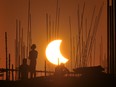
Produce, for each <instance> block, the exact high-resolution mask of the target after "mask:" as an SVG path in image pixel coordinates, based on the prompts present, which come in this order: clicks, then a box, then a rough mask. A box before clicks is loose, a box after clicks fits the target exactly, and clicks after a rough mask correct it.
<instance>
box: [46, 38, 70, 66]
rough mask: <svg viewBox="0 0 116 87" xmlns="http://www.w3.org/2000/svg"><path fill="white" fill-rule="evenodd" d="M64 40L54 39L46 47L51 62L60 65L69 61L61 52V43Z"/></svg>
mask: <svg viewBox="0 0 116 87" xmlns="http://www.w3.org/2000/svg"><path fill="white" fill-rule="evenodd" d="M61 42H62V40H54V41H52V42H50V43H49V44H48V46H47V48H46V57H47V59H48V61H49V62H51V63H53V64H55V65H58V62H59V64H60V63H66V62H67V61H68V59H67V58H65V57H63V56H62V54H61V52H60V44H61Z"/></svg>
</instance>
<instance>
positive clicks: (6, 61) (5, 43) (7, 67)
mask: <svg viewBox="0 0 116 87" xmlns="http://www.w3.org/2000/svg"><path fill="white" fill-rule="evenodd" d="M5 49H6V80H8V58H7V32H5Z"/></svg>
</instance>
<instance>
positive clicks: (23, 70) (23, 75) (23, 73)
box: [19, 58, 29, 80]
mask: <svg viewBox="0 0 116 87" xmlns="http://www.w3.org/2000/svg"><path fill="white" fill-rule="evenodd" d="M28 72H29V65H27V59H25V58H24V59H23V63H22V65H20V66H19V78H20V79H22V80H25V79H28Z"/></svg>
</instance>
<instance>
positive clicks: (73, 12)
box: [0, 0, 107, 70]
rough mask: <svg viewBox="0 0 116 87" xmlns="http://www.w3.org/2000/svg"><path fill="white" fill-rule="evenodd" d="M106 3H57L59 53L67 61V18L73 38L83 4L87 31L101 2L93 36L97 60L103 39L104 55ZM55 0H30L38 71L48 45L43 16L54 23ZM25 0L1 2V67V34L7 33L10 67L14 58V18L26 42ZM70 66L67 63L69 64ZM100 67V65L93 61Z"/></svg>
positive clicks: (1, 56) (0, 55)
mask: <svg viewBox="0 0 116 87" xmlns="http://www.w3.org/2000/svg"><path fill="white" fill-rule="evenodd" d="M106 1H107V0H59V8H60V17H59V38H60V39H62V40H63V42H62V44H61V52H62V54H63V55H64V57H66V58H68V59H70V50H69V49H70V36H69V35H70V31H69V29H70V28H69V16H70V17H71V25H72V35H74V36H76V32H77V29H78V23H77V21H78V20H77V9H78V6H79V11H80V13H82V8H83V4H84V2H85V12H84V22H85V20H86V19H87V29H89V27H90V21H91V18H92V13H93V9H94V7H95V6H96V10H95V15H96V16H97V15H98V12H99V9H100V6H101V5H102V3H103V2H104V7H103V11H102V14H101V18H100V22H99V25H98V31H97V35H96V61H97V60H98V59H97V58H99V54H100V46H99V45H100V41H101V37H102V40H103V56H104V55H106V53H107V48H106V47H107V46H106V45H107V44H106V42H107V38H106V35H107V31H106V29H107V25H106V24H107V17H106V16H107V14H106V12H107V11H106V5H107V3H106ZM56 2H57V0H31V15H32V39H33V43H35V44H37V50H38V52H39V55H38V60H37V61H38V62H37V69H39V70H43V68H44V61H45V59H46V56H45V48H46V46H47V41H46V40H47V38H46V37H47V36H46V13H48V14H49V15H51V20H52V21H55V16H56ZM27 16H28V0H0V67H5V45H4V42H5V41H4V32H5V31H6V32H7V33H8V53H11V59H12V64H14V59H15V55H14V53H15V45H14V43H15V41H14V40H15V32H16V31H15V28H16V19H18V20H20V21H21V26H22V27H23V29H24V36H25V40H26V33H27V23H28V22H27V21H28V20H27V19H28V17H27ZM69 63H70V61H69ZM96 65H99V62H96Z"/></svg>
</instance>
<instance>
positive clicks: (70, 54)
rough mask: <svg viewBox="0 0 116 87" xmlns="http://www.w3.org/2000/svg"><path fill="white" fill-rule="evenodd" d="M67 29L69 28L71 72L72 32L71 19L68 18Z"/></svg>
mask: <svg viewBox="0 0 116 87" xmlns="http://www.w3.org/2000/svg"><path fill="white" fill-rule="evenodd" d="M69 28H70V61H71V65H70V67H71V70H72V31H71V18H70V17H69Z"/></svg>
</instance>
